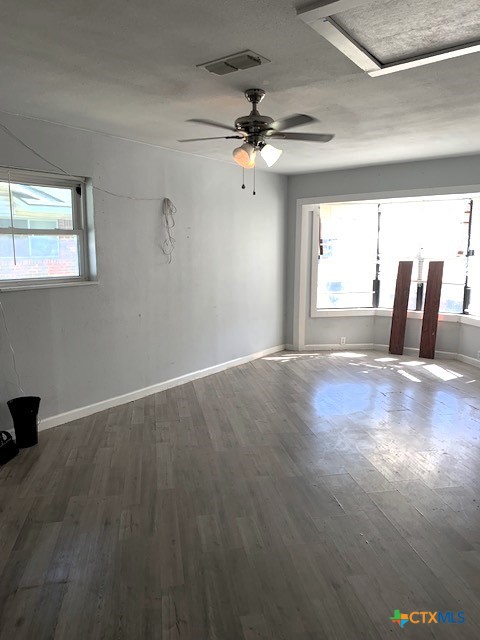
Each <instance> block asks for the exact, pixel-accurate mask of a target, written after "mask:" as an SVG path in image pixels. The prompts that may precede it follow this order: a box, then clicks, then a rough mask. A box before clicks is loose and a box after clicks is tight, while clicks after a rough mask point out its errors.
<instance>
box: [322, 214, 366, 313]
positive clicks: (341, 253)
mask: <svg viewBox="0 0 480 640" xmlns="http://www.w3.org/2000/svg"><path fill="white" fill-rule="evenodd" d="M376 247H377V205H375V204H373V205H372V204H362V203H359V204H326V205H323V204H322V205H321V206H320V247H319V254H320V255H319V258H318V289H317V307H318V308H329V307H330V308H348V307H371V306H372V289H373V284H372V283H373V280H374V278H375V264H376V252H377V248H376Z"/></svg>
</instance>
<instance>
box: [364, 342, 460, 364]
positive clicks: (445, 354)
mask: <svg viewBox="0 0 480 640" xmlns="http://www.w3.org/2000/svg"><path fill="white" fill-rule="evenodd" d="M373 348H374V349H375V350H376V351H387V352H388V344H374V345H373ZM403 350H404V352H405V355H407V356H413V357H414V358H418V357H419V355H418V352H419V349H418V348H416V347H405V348H404V349H403ZM435 357H437V358H442V359H443V360H460V358H459V357H458V354H457V353H454V352H453V351H438V350H435Z"/></svg>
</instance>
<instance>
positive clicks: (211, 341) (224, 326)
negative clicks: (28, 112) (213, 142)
mask: <svg viewBox="0 0 480 640" xmlns="http://www.w3.org/2000/svg"><path fill="white" fill-rule="evenodd" d="M0 121H1V122H3V123H4V124H6V125H7V126H8V127H9V128H10V129H12V130H13V131H14V132H15V134H16V135H18V136H20V137H21V138H22V139H23V140H24V141H25V142H26V143H28V144H29V145H30V146H32V147H33V148H35V149H36V150H37V151H39V152H40V153H41V154H43V155H44V156H46V157H47V158H49V159H50V160H51V161H52V162H54V163H56V164H57V165H59V166H60V167H62V168H64V169H65V170H66V171H68V172H69V173H71V174H74V175H79V176H89V177H92V178H93V182H94V184H96V185H97V186H99V187H101V188H104V189H107V190H109V191H113V192H116V193H120V194H126V195H129V196H136V197H150V198H157V197H158V198H159V199H162V198H163V197H168V198H170V199H171V200H172V201H173V203H174V204H175V206H176V208H177V214H176V223H177V224H176V227H175V230H174V235H175V238H176V247H175V252H174V257H173V262H172V264H167V263H166V260H165V257H164V256H163V254H162V252H161V251H160V247H159V245H160V243H161V241H162V239H163V237H162V226H161V217H160V207H161V201H159V202H132V201H130V200H126V199H122V198H116V197H112V196H110V195H107V194H104V193H100V192H98V191H97V192H95V227H96V241H97V261H98V276H99V283H98V285H88V286H79V287H65V288H58V289H45V290H34V291H17V292H6V293H5V292H4V293H0V300H1V301H2V303H3V306H4V309H5V314H6V320H7V324H8V327H9V333H10V337H11V341H12V344H13V347H14V350H15V354H16V359H17V367H18V371H19V374H20V377H21V382H22V385H23V387H24V389H25V392H26V393H27V394H35V395H39V396H41V398H42V404H41V416H42V417H43V418H45V417H48V416H54V415H57V414H59V413H63V412H65V411H69V410H72V409H76V408H79V407H83V406H86V405H89V404H93V403H95V402H99V401H102V400H106V399H108V398H111V397H114V396H118V395H121V394H124V393H128V392H130V391H134V390H137V389H141V388H144V387H147V386H150V385H153V384H157V383H160V382H163V381H166V380H169V379H171V378H175V377H177V376H180V375H183V374H188V373H190V372H194V371H197V370H200V369H203V368H206V367H209V366H212V365H215V364H219V363H222V362H225V361H228V360H232V359H235V358H238V357H242V356H246V355H249V354H252V353H255V352H258V351H260V350H264V349H266V348H269V347H272V346H275V345H279V344H283V342H284V309H285V301H284V276H285V247H286V237H285V229H286V182H287V180H286V178H285V177H284V176H279V175H274V174H271V173H268V172H258V173H257V195H256V196H255V197H253V196H252V194H251V191H250V189H246V190H244V191H243V190H241V188H240V186H241V178H242V175H241V170H240V168H238V167H236V166H235V165H233V164H229V163H221V162H217V161H213V160H207V159H203V158H199V157H193V156H190V155H187V154H181V153H176V152H170V151H167V150H164V149H160V148H158V147H154V146H149V145H145V144H138V143H134V142H130V141H125V140H121V139H117V138H112V137H107V136H104V135H100V134H94V133H90V132H85V131H79V130H74V129H70V128H66V127H61V126H58V125H51V124H47V123H44V122H39V121H34V120H28V119H22V118H18V117H13V116H6V115H2V116H1V118H0ZM0 164H1V165H6V166H12V167H21V168H30V169H35V170H47V171H48V170H51V169H50V168H49V167H48V165H46V164H45V163H44V162H42V161H41V160H39V159H38V158H35V156H33V155H32V154H31V153H30V152H29V151H27V150H26V149H24V148H22V147H21V146H20V145H19V144H18V143H16V142H15V141H13V140H12V139H11V138H9V137H8V136H7V135H5V134H4V133H3V132H0ZM248 177H250V176H248ZM0 362H1V370H0V427H1V428H9V427H10V426H11V423H10V416H9V413H8V411H7V409H6V405H5V404H4V402H5V401H6V400H7V399H8V398H11V397H15V396H17V395H20V393H19V390H18V388H17V386H16V384H15V380H16V378H15V374H14V370H13V364H12V358H11V353H10V350H9V345H8V340H7V336H6V334H5V330H4V327H3V324H0Z"/></svg>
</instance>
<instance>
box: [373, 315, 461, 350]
mask: <svg viewBox="0 0 480 640" xmlns="http://www.w3.org/2000/svg"><path fill="white" fill-rule="evenodd" d="M391 325H392V319H391V318H388V317H385V316H376V317H375V324H374V343H375V344H381V345H388V343H389V342H390V327H391ZM464 326H465V325H461V324H459V323H458V322H439V324H438V330H437V341H436V345H435V348H436V350H437V351H444V352H447V353H461V352H459V350H458V349H459V335H460V331H461V330H462V329H463V328H464ZM421 331H422V320H421V319H420V318H408V319H407V329H406V331H405V347H406V348H410V349H418V348H419V345H420V334H421Z"/></svg>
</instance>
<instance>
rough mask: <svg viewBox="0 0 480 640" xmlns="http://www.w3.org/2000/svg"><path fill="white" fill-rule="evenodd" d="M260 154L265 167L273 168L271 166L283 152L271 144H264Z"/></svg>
mask: <svg viewBox="0 0 480 640" xmlns="http://www.w3.org/2000/svg"><path fill="white" fill-rule="evenodd" d="M260 153H261V154H262V158H263V159H264V160H265V162H266V163H267V165H268V166H269V167H273V165H274V164H275V163H276V161H277V160H278V159H279V158H280V156H281V155H282V153H283V151H282V150H281V149H277V147H274V146H272V145H271V144H266V145H265V146H264V147H263V148H262V150H261V151H260Z"/></svg>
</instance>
